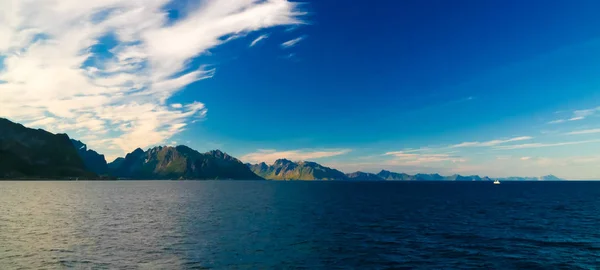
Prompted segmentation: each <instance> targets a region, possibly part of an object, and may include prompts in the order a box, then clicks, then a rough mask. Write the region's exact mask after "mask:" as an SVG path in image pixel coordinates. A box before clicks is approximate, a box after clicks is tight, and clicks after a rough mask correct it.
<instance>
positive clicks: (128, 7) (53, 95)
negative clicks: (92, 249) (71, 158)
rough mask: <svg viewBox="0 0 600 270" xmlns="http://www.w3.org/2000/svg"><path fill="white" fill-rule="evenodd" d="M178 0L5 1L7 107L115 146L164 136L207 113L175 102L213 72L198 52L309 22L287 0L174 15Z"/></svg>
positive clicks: (210, 1)
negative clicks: (169, 8)
mask: <svg viewBox="0 0 600 270" xmlns="http://www.w3.org/2000/svg"><path fill="white" fill-rule="evenodd" d="M169 2H170V0H149V1H117V0H89V1H79V0H62V1H49V0H48V1H36V2H35V3H31V2H29V1H1V2H0V61H2V63H0V93H1V95H0V117H6V118H10V119H11V120H15V121H19V122H22V123H24V124H26V125H32V126H36V127H40V128H45V129H48V130H50V131H53V132H68V133H69V134H71V135H74V136H75V137H80V138H82V137H85V138H88V139H90V141H87V142H86V143H87V144H88V145H90V147H92V148H95V149H96V150H100V151H103V152H106V153H107V154H108V155H109V156H112V155H117V154H122V153H123V152H128V151H130V150H132V149H134V148H136V147H146V146H151V145H155V144H160V143H164V142H165V141H166V140H168V139H169V138H170V137H172V136H173V135H175V134H177V133H179V132H181V131H183V130H185V128H186V126H187V125H188V124H189V123H190V122H194V121H197V120H200V119H203V118H204V117H205V116H206V114H207V108H206V107H205V106H204V104H202V103H201V102H199V101H194V102H191V103H188V104H173V105H169V104H168V100H169V98H170V97H172V96H173V95H174V94H175V93H177V92H178V91H181V90H182V89H183V88H185V87H186V86H187V85H189V84H190V83H193V82H195V81H198V80H203V79H207V78H211V77H212V76H213V74H214V69H213V68H209V67H206V66H200V67H192V66H189V63H190V61H191V60H193V59H194V58H195V57H197V56H199V55H202V54H205V53H207V52H208V50H209V49H211V48H214V47H216V46H219V45H221V44H223V43H225V42H227V41H228V40H231V39H233V38H235V37H238V36H240V35H242V34H244V33H248V32H252V31H256V30H260V29H265V28H269V27H273V26H279V25H294V24H299V23H302V21H301V20H300V19H299V16H301V15H302V14H303V13H302V12H299V11H298V8H297V4H296V3H292V2H288V1H286V0H267V1H247V0H232V1H218V0H207V1H204V2H203V4H202V5H200V6H199V7H198V8H196V9H195V10H191V11H190V12H189V13H188V14H186V16H185V17H184V18H180V19H178V20H175V21H170V19H169V18H168V17H167V13H166V12H165V11H164V10H163V9H162V8H163V7H164V6H165V5H166V4H168V3H169ZM107 40H108V41H107ZM97 134H103V135H102V137H103V138H105V139H103V140H100V139H97V140H94V138H97V137H96V135H97ZM111 154H112V155H111Z"/></svg>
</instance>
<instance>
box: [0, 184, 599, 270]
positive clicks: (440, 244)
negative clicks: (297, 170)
mask: <svg viewBox="0 0 600 270" xmlns="http://www.w3.org/2000/svg"><path fill="white" fill-rule="evenodd" d="M41 268H42V269H64V268H69V269H70V268H76V269H81V268H83V269H90V268H93V269H115V268H116V269H140V268H141V269H212V268H216V269H223V268H226V269H265V268H276V269H282V268H284V269H288V268H300V269H307V268H310V269H336V268H360V269H390V268H394V269H398V268H406V269H432V268H434V269H441V268H443V269H456V268H460V269H465V268H474V269H481V268H484V269H512V268H514V269H598V268H600V182H598V183H594V182H568V183H564V182H520V183H506V182H505V183H502V184H501V185H492V184H491V183H475V182H466V183H459V182H435V183H432V182H429V183H428V182H399V183H398V182H396V183H387V182H386V183H343V182H314V183H310V182H227V181H223V182H218V181H208V182H168V181H164V182H145V181H144V182H133V181H132V182H0V269H41Z"/></svg>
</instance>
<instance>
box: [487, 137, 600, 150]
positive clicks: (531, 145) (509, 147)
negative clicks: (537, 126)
mask: <svg viewBox="0 0 600 270" xmlns="http://www.w3.org/2000/svg"><path fill="white" fill-rule="evenodd" d="M597 142H600V139H597V140H587V141H571V142H559V143H526V144H517V145H503V146H496V147H495V149H498V150H512V149H526V148H543V147H555V146H565V145H576V144H587V143H597Z"/></svg>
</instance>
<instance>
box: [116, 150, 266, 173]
mask: <svg viewBox="0 0 600 270" xmlns="http://www.w3.org/2000/svg"><path fill="white" fill-rule="evenodd" d="M108 167H109V168H111V169H110V170H111V175H113V176H116V177H119V178H126V179H148V180H152V179H189V180H208V179H231V180H262V178H261V177H259V176H257V175H256V174H254V173H253V172H252V171H250V169H249V168H248V167H246V165H244V164H243V163H242V162H241V161H239V160H238V159H236V158H234V157H232V156H230V155H228V154H226V153H223V152H221V151H220V150H214V151H210V152H207V153H203V154H202V153H200V152H198V151H196V150H193V149H191V148H189V147H187V146H183V145H180V146H177V147H172V146H158V147H154V148H151V149H149V150H148V151H144V150H142V149H140V148H138V149H136V150H134V151H133V152H131V153H129V154H127V155H126V156H125V158H124V159H116V160H115V161H113V162H112V163H111V164H109V165H108Z"/></svg>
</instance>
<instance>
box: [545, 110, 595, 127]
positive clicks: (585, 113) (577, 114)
mask: <svg viewBox="0 0 600 270" xmlns="http://www.w3.org/2000/svg"><path fill="white" fill-rule="evenodd" d="M598 112H600V107H596V108H592V109H585V110H576V111H573V113H572V116H571V117H569V118H565V119H556V120H553V121H550V122H548V124H560V123H565V122H570V121H579V120H583V119H586V118H587V117H589V116H592V115H594V114H596V113H598Z"/></svg>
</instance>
